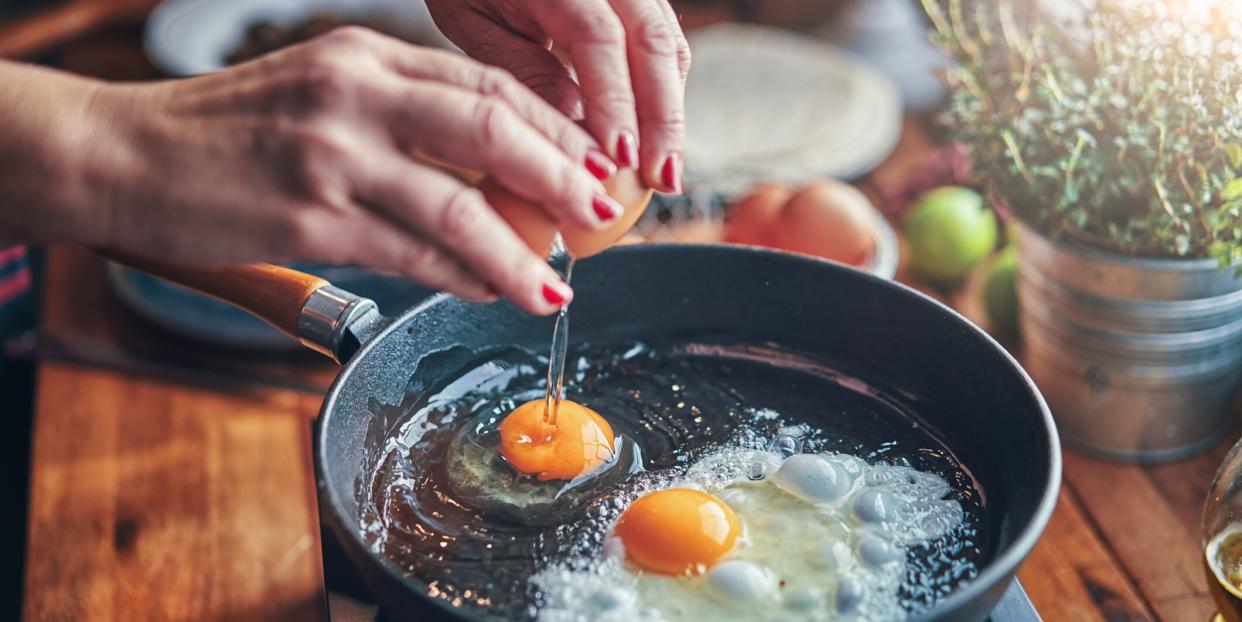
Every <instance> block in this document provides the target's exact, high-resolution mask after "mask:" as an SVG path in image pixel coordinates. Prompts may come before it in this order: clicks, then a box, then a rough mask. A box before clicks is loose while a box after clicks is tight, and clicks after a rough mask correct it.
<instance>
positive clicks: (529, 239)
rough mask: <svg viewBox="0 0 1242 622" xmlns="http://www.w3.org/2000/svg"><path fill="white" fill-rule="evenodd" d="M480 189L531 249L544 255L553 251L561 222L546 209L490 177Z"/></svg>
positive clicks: (480, 185) (483, 182) (481, 184)
mask: <svg viewBox="0 0 1242 622" xmlns="http://www.w3.org/2000/svg"><path fill="white" fill-rule="evenodd" d="M478 188H479V191H480V192H482V193H483V197H484V198H485V199H487V202H488V203H489V204H490V205H491V206H492V209H495V210H496V213H498V214H500V217H501V218H503V219H504V220H505V222H507V223H509V226H510V227H511V228H512V229H513V231H514V232H515V233H517V234H518V237H520V238H522V241H524V242H526V245H527V246H529V247H530V250H532V251H534V253H535V254H536V255H539V256H540V257H547V256H548V255H549V254H551V253H552V241H553V240H555V239H556V231H557V229H558V228H559V225H558V224H557V222H556V220H555V219H553V218H552V217H551V216H549V215H548V213H547V212H545V211H543V208H541V207H539V206H538V205H535V204H534V203H531V202H530V201H527V200H526V199H523V198H521V197H519V196H517V195H515V194H513V193H512V192H509V190H508V189H507V188H505V187H504V186H502V185H500V183H499V182H497V181H496V180H495V179H492V178H490V177H489V178H487V179H484V180H483V181H482V182H480V183H479V186H478Z"/></svg>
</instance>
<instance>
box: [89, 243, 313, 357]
mask: <svg viewBox="0 0 1242 622" xmlns="http://www.w3.org/2000/svg"><path fill="white" fill-rule="evenodd" d="M100 252H101V253H102V254H103V255H104V256H106V257H108V258H109V259H112V260H114V261H116V262H118V263H122V264H125V265H127V266H129V267H131V268H136V269H138V270H142V271H143V272H148V273H150V274H153V275H155V276H158V277H161V278H165V279H168V280H169V281H172V282H174V283H177V284H179V285H184V286H186V287H189V288H190V289H194V290H198V291H200V292H202V293H204V294H207V295H209V296H213V297H215V298H219V299H220V300H223V301H225V302H228V303H230V304H233V305H236V306H238V307H241V308H242V309H245V310H246V311H249V312H250V313H253V314H254V315H256V316H258V317H259V318H261V319H263V320H265V321H267V322H268V323H269V324H271V325H273V326H275V327H276V328H279V329H280V330H281V331H283V332H285V333H286V334H288V335H291V336H293V337H294V338H297V337H298V336H299V335H298V321H299V319H300V317H301V315H302V308H303V307H304V306H305V305H306V301H307V300H308V299H309V298H310V297H311V294H314V293H315V292H316V291H318V290H319V289H320V288H322V287H324V286H326V285H329V283H328V282H327V281H326V280H324V279H321V278H319V277H317V276H313V275H310V274H306V273H305V272H298V271H297V270H292V269H289V268H282V267H280V266H274V265H272V264H266V263H253V264H242V265H237V266H226V267H219V268H200V267H193V266H186V265H181V264H174V263H168V262H165V261H156V260H152V259H146V258H143V257H136V256H133V255H128V254H124V253H117V252H112V251H100Z"/></svg>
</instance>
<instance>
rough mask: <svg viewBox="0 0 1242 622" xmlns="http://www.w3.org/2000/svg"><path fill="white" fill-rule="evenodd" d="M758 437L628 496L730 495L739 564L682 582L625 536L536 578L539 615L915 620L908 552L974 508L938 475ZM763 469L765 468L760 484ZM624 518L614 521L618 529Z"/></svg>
mask: <svg viewBox="0 0 1242 622" xmlns="http://www.w3.org/2000/svg"><path fill="white" fill-rule="evenodd" d="M755 440H756V441H757V444H753V445H748V446H747V447H755V446H759V447H764V446H766V447H768V450H767V451H764V450H755V449H750V448H743V447H733V448H723V449H721V450H718V451H716V452H712V453H709V454H707V455H705V456H702V457H701V458H700V459H698V460H697V461H695V462H693V464H687V466H686V467H685V470H684V471H682V472H678V471H670V472H668V473H667V474H666V475H663V476H661V477H660V479H658V480H655V481H652V480H645V482H646V483H643V484H640V485H639V486H638V487H637V488H636V489H635V490H633V491H631V492H630V494H627V495H624V496H625V503H626V504H628V503H629V502H632V500H633V499H634V498H636V497H637V496H638V495H640V494H642V493H643V492H646V491H648V490H658V489H662V488H667V487H671V486H674V485H676V486H683V487H684V486H685V485H686V484H687V483H689V484H696V485H697V487H701V488H702V489H704V490H706V491H708V492H710V493H712V494H715V495H717V496H719V497H720V498H721V499H722V500H723V501H724V502H725V503H727V504H729V506H730V507H732V508H733V509H734V511H735V512H736V513H737V516H738V519H739V522H740V523H741V526H742V530H743V533H742V537H741V539H740V540H739V544H738V545H737V547H736V548H735V549H734V550H733V552H732V553H730V554H729V557H727V558H726V559H725V560H724V561H722V562H720V563H718V564H716V565H715V566H714V567H712V568H710V569H708V570H707V571H706V572H705V573H704V574H703V575H701V576H697V577H673V576H667V575H661V574H658V573H650V572H643V571H641V569H638V568H636V567H635V566H634V565H633V564H632V563H630V562H627V561H625V559H624V546H623V545H622V543H621V542H620V541H619V540H618V539H616V538H611V537H609V538H604V537H602V536H601V537H600V538H599V539H598V540H597V542H599V543H598V544H596V545H595V547H594V548H593V549H592V548H590V547H587V548H584V549H583V553H582V555H585V556H587V557H585V558H575V559H576V560H577V561H576V562H575V563H572V564H571V563H568V562H558V563H561V564H562V565H559V566H557V565H554V566H550V567H548V568H545V569H544V570H541V571H540V572H539V573H537V574H536V575H535V577H533V578H532V583H533V585H534V586H535V587H536V588H538V589H539V590H540V591H541V593H542V594H543V595H544V600H543V602H542V603H541V608H540V609H539V612H538V618H539V619H540V620H545V621H548V622H570V621H572V622H613V621H614V620H615V621H620V620H627V621H628V620H653V621H672V620H712V622H735V621H736V622H741V621H749V620H758V619H765V620H778V619H788V620H791V621H816V622H820V621H823V622H827V621H830V620H837V619H844V620H876V621H880V620H882V621H890V620H891V621H896V620H901V619H904V618H905V617H906V612H905V611H904V610H903V609H902V606H901V598H900V595H899V592H898V590H899V588H900V586H901V584H902V581H903V580H904V577H905V573H906V568H907V566H906V547H908V546H914V545H916V544H918V543H924V542H927V541H929V540H931V539H934V538H937V537H940V536H942V535H945V533H947V532H948V531H949V530H951V529H953V528H954V527H956V526H957V525H960V524H961V521H962V520H963V517H964V510H963V509H962V508H961V506H960V504H958V503H957V502H956V501H954V500H952V499H945V498H944V497H945V495H946V494H948V493H949V492H951V490H952V488H951V487H950V486H949V485H948V484H947V482H945V481H944V480H943V479H941V478H940V477H939V476H937V475H935V474H932V473H920V472H918V471H916V470H914V469H911V468H909V467H902V466H894V465H869V464H867V463H866V462H865V461H864V460H862V459H860V458H857V457H855V456H850V455H847V454H819V455H816V454H795V455H793V456H790V457H788V458H782V456H781V453H780V452H781V447H780V446H779V445H776V444H774V443H772V442H766V443H765V442H763V439H755ZM752 469H757V470H759V471H761V477H760V478H759V479H758V480H753V479H751V476H752V475H753V473H752ZM609 505H610V506H611V504H609ZM895 510H899V511H895ZM619 514H620V511H619V510H618V511H616V512H611V513H610V514H609V517H610V518H608V521H609V523H606V524H611V521H614V520H616V517H617V516H619ZM603 533H606V532H603ZM601 553H602V554H601ZM605 587H607V588H610V589H614V590H615V592H611V593H610V592H607V591H604V588H605ZM630 596H632V597H633V598H632V599H630Z"/></svg>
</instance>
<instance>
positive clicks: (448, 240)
mask: <svg viewBox="0 0 1242 622" xmlns="http://www.w3.org/2000/svg"><path fill="white" fill-rule="evenodd" d="M357 187H358V192H359V193H360V194H361V196H363V197H365V200H366V201H367V202H368V203H370V204H373V205H378V206H382V208H383V209H384V210H385V211H386V212H387V213H388V214H389V215H390V217H392V218H394V219H396V220H398V221H399V222H402V223H404V224H405V225H406V226H407V227H411V228H413V229H414V230H416V231H419V232H422V234H423V236H424V237H428V238H431V239H434V240H436V243H437V245H438V246H439V247H440V248H441V249H442V250H444V251H445V252H447V253H449V254H451V255H453V256H454V257H456V259H457V260H458V261H460V262H461V263H462V264H463V265H465V266H466V268H467V269H469V270H470V271H471V272H472V273H474V274H477V275H478V276H479V277H480V278H481V279H482V280H484V281H486V282H487V283H489V284H491V285H492V286H493V287H495V288H496V290H497V291H499V292H500V293H501V294H502V295H503V296H505V297H506V298H508V299H510V300H512V301H513V302H514V303H515V304H517V305H518V306H520V307H522V308H523V309H526V310H527V311H530V312H531V313H534V314H537V315H549V314H552V313H555V312H556V311H557V310H559V309H560V308H561V307H562V306H564V305H565V304H568V303H569V300H570V299H571V298H572V297H573V291H572V290H571V289H570V288H569V286H568V285H567V284H565V282H564V281H562V280H561V279H560V277H559V276H557V274H556V272H555V271H553V270H552V268H550V267H549V266H548V264H547V263H546V262H544V261H543V260H542V259H540V258H539V257H537V256H536V255H535V254H534V253H532V252H531V250H530V249H529V248H527V246H526V244H525V243H524V242H522V240H521V239H519V238H518V236H517V234H515V233H514V232H513V230H512V229H510V228H509V226H508V225H507V224H505V222H504V220H502V219H501V218H500V216H499V215H498V214H497V213H496V212H495V211H494V210H493V209H492V208H491V206H489V205H488V204H487V202H486V201H485V200H484V199H483V195H482V193H480V192H479V191H478V190H476V189H474V188H472V187H470V186H466V185H464V184H462V183H461V182H459V181H457V180H456V179H454V178H452V177H450V176H449V175H447V174H445V173H441V172H440V171H437V170H434V169H430V168H427V167H424V166H420V165H417V164H414V163H412V162H397V163H394V164H391V165H388V166H379V167H370V169H369V170H367V171H365V172H363V173H361V174H360V176H359V182H358V185H357Z"/></svg>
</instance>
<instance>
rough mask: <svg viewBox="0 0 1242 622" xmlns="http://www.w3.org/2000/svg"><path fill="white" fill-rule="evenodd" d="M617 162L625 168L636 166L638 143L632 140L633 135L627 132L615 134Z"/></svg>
mask: <svg viewBox="0 0 1242 622" xmlns="http://www.w3.org/2000/svg"><path fill="white" fill-rule="evenodd" d="M617 164H619V165H621V166H624V167H626V168H634V167H636V166H638V145H637V144H635V142H634V135H633V134H631V133H629V132H621V135H620V136H617Z"/></svg>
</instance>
